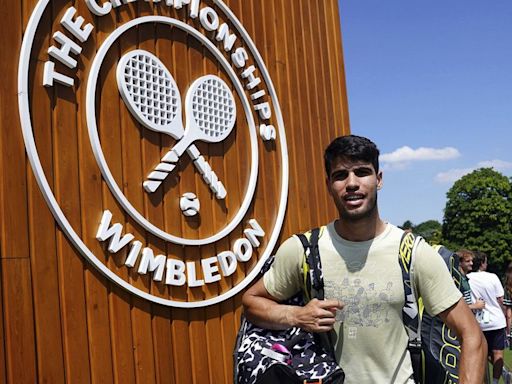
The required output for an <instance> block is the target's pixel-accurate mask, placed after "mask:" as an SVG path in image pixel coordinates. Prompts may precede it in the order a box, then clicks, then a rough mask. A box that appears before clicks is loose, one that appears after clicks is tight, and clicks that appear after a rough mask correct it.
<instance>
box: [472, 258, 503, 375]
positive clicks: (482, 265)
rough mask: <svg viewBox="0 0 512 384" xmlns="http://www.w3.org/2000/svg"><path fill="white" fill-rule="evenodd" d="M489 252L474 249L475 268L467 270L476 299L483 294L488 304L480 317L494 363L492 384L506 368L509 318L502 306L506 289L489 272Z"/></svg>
mask: <svg viewBox="0 0 512 384" xmlns="http://www.w3.org/2000/svg"><path fill="white" fill-rule="evenodd" d="M486 270H487V255H486V254H485V253H483V252H475V257H474V259H473V271H476V272H471V273H469V274H468V278H469V285H470V287H471V297H472V299H473V301H476V300H477V299H479V298H482V299H483V300H484V301H485V308H483V309H482V310H481V311H480V312H479V316H477V321H478V322H479V324H480V328H481V329H482V331H483V333H484V336H485V338H486V340H487V348H488V351H487V353H488V356H489V357H490V359H491V362H492V365H493V371H492V376H493V384H497V383H498V382H499V379H500V377H501V374H502V371H503V350H504V349H505V337H506V332H505V329H506V325H507V322H506V319H505V310H504V306H503V296H504V290H503V286H502V285H501V281H500V279H499V278H498V276H496V275H495V274H494V273H490V272H487V271H486Z"/></svg>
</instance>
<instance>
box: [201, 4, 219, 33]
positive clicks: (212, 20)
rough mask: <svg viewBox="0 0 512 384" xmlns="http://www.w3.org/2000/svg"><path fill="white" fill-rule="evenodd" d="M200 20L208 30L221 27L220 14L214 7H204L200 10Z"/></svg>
mask: <svg viewBox="0 0 512 384" xmlns="http://www.w3.org/2000/svg"><path fill="white" fill-rule="evenodd" d="M199 20H200V21H201V25H202V26H203V28H204V29H206V30H207V31H209V32H211V31H215V30H216V29H217V28H219V23H220V22H219V15H217V12H215V10H214V9H213V8H210V7H204V8H203V9H201V11H200V12H199Z"/></svg>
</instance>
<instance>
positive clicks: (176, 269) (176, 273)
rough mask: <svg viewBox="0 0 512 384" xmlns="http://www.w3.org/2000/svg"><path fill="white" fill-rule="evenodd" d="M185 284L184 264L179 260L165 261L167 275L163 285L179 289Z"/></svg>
mask: <svg viewBox="0 0 512 384" xmlns="http://www.w3.org/2000/svg"><path fill="white" fill-rule="evenodd" d="M186 282H187V278H186V276H185V263H184V262H183V261H181V260H176V259H167V273H166V275H165V284H168V285H175V286H178V287H181V286H182V285H184V284H185V283H186Z"/></svg>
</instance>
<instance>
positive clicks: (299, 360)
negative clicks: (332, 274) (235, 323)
mask: <svg viewBox="0 0 512 384" xmlns="http://www.w3.org/2000/svg"><path fill="white" fill-rule="evenodd" d="M319 233H320V229H319V228H315V229H313V230H312V231H311V232H310V233H309V240H308V237H307V236H306V235H304V234H298V235H296V236H297V237H298V238H299V239H300V241H301V243H302V245H303V247H304V259H303V270H304V274H303V275H304V285H303V292H300V293H299V294H297V295H295V296H294V297H292V298H291V299H289V300H287V301H286V302H284V303H285V304H288V305H301V306H303V305H305V304H306V303H307V302H308V301H309V300H311V299H313V298H317V299H319V300H323V298H324V292H323V277H322V269H321V268H322V267H321V262H320V254H319V252H318V237H319ZM272 262H273V257H271V258H270V259H269V260H268V261H267V262H266V263H265V265H264V266H263V268H262V270H261V272H260V275H263V274H264V273H265V272H266V271H267V270H268V269H269V268H270V266H271V264H272ZM233 360H234V380H233V382H234V383H235V384H260V383H301V384H302V383H323V384H329V383H332V384H342V383H343V381H344V378H345V375H344V373H343V370H342V369H341V368H340V367H339V366H338V364H337V363H336V359H335V357H334V347H333V345H332V344H331V343H330V339H329V337H328V334H325V333H324V334H320V333H310V332H306V331H304V330H302V329H300V328H297V327H293V328H290V329H286V330H268V329H263V328H260V327H257V326H256V325H254V324H252V323H251V322H250V321H248V320H247V319H246V318H245V316H244V315H243V314H242V317H241V324H240V329H239V331H238V335H237V339H236V342H235V347H234V352H233Z"/></svg>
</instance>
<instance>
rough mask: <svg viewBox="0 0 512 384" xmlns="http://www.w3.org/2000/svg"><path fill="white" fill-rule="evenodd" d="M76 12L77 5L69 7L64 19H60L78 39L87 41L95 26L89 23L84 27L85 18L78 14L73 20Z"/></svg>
mask: <svg viewBox="0 0 512 384" xmlns="http://www.w3.org/2000/svg"><path fill="white" fill-rule="evenodd" d="M75 14H76V9H75V7H71V8H69V9H68V10H67V11H66V13H65V14H64V16H62V19H61V20H60V23H61V24H62V25H63V26H64V27H65V28H66V29H67V30H68V31H69V32H71V33H72V34H73V36H75V37H76V38H77V39H78V40H80V41H81V42H82V43H83V42H84V41H86V40H87V39H88V38H89V35H90V34H91V32H92V30H93V28H94V27H93V26H92V24H91V23H89V24H87V25H86V26H85V27H84V28H82V25H83V24H84V21H85V20H84V18H83V17H82V16H78V17H77V18H76V20H75V21H73V17H74V16H75Z"/></svg>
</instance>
